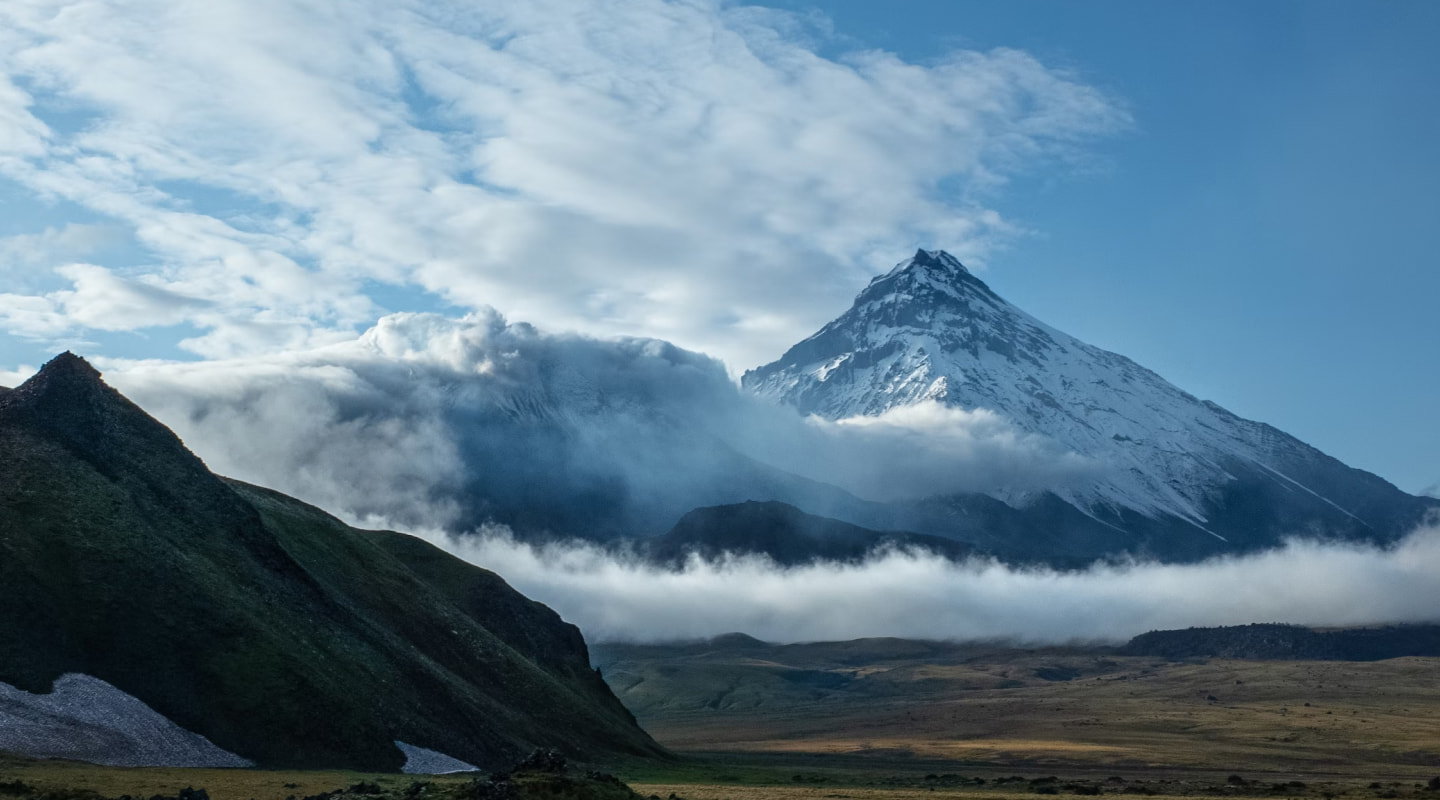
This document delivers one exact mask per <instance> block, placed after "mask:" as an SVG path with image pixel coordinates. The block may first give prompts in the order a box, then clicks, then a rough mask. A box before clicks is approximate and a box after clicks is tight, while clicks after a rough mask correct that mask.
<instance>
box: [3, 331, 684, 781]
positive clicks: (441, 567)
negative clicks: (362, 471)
mask: <svg viewBox="0 0 1440 800" xmlns="http://www.w3.org/2000/svg"><path fill="white" fill-rule="evenodd" d="M70 673H80V674H84V675H88V676H92V677H94V678H98V679H99V680H102V681H105V682H106V683H108V684H110V685H112V686H114V687H116V688H118V689H120V690H121V691H123V692H125V693H128V694H129V695H132V696H133V697H135V698H137V699H139V700H140V701H143V702H144V703H145V704H146V705H148V706H149V707H150V708H152V709H154V710H155V711H157V712H158V713H160V714H162V715H163V716H164V717H166V718H168V719H169V720H171V721H173V722H175V723H176V724H178V725H179V726H180V727H182V728H184V729H186V730H189V731H192V732H194V733H197V734H200V735H203V736H204V737H206V738H207V739H209V740H210V741H211V742H213V743H214V744H215V745H217V746H218V747H220V748H223V749H225V750H228V751H230V752H232V753H235V754H237V755H239V756H242V757H245V758H248V759H252V760H254V761H256V762H259V763H260V764H263V765H274V766H304V767H314V766H335V767H352V768H363V769H371V770H375V769H387V770H389V769H398V768H399V767H400V766H401V765H402V764H403V763H404V761H405V756H404V754H403V753H402V752H401V750H400V749H399V748H398V747H397V745H396V742H404V743H406V744H408V745H412V746H416V747H423V748H428V749H432V750H436V751H439V752H442V753H445V754H447V755H449V756H452V757H455V758H458V759H461V760H464V761H467V762H470V763H472V764H475V765H478V766H481V767H486V766H491V765H496V764H508V763H511V762H513V761H514V760H515V759H516V758H517V757H519V756H520V755H523V754H524V753H525V752H528V751H529V750H530V749H531V748H534V747H539V746H546V747H556V748H559V749H562V750H564V751H566V752H568V753H570V754H572V755H573V756H577V757H588V758H603V757H606V756H613V755H616V754H620V753H627V754H635V755H656V754H660V753H661V750H660V749H659V748H658V747H657V746H656V745H655V744H654V743H653V742H652V741H651V740H650V739H649V737H648V736H646V735H645V733H644V732H642V731H641V730H640V729H639V728H638V727H637V726H636V725H635V723H634V720H633V718H632V717H631V716H630V715H629V713H628V712H627V711H626V710H625V709H624V708H623V707H622V706H621V705H620V704H619V702H618V701H617V700H616V699H615V697H614V696H613V695H612V694H611V693H610V691H609V690H608V689H607V688H606V687H605V685H604V684H603V683H602V682H601V680H600V678H599V677H598V676H597V675H596V674H595V673H594V672H593V671H591V670H590V666H589V662H588V656H587V652H586V646H585V643H584V641H583V640H582V638H581V636H580V633H579V631H578V630H577V629H575V628H574V627H573V626H570V625H568V624H566V623H564V622H563V621H562V620H561V619H560V618H559V617H558V616H557V615H556V614H555V613H554V612H553V611H551V610H550V609H548V608H546V607H544V606H542V605H540V604H538V603H534V602H532V601H529V600H527V599H525V598H524V597H522V596H521V595H519V594H518V593H516V592H515V591H514V590H513V589H511V588H510V587H508V586H507V585H506V584H505V583H504V581H503V580H501V579H500V578H499V577H498V576H495V575H494V574H492V573H489V572H486V571H485V570H482V569H479V568H476V567H472V566H470V565H467V564H465V563H463V562H460V561H458V560H456V559H454V558H451V557H450V556H448V555H446V554H444V553H442V552H441V551H439V550H437V549H436V548H434V547H431V546H430V545H428V544H425V543H424V542H421V541H419V540H416V539H413V538H410V537H406V536H403V535H401V534H396V533H387V532H368V531H359V530H355V529H352V528H349V527H347V526H345V525H343V524H342V523H340V522H339V521H338V520H336V519H334V518H332V517H329V516H328V515H326V514H324V513H323V512H321V511H319V510H318V509H315V508H313V507H310V506H306V505H305V504H303V503H300V502H299V501H296V500H293V499H291V498H287V497H285V496H283V495H280V494H277V493H275V492H270V491H267V490H264V489H260V488H257V487H253V486H247V485H244V484H239V483H232V482H227V481H225V480H224V479H221V478H218V477H216V476H215V475H213V474H211V473H210V472H209V471H208V470H207V469H206V468H205V465H204V464H203V463H202V462H201V461H200V460H199V459H197V458H195V457H194V456H193V455H192V454H191V453H190V452H189V451H188V450H186V449H185V447H184V445H183V444H182V443H181V442H180V441H179V439H177V438H176V437H175V436H174V435H173V434H171V432H170V431H169V430H168V429H166V428H165V427H164V426H162V425H160V424H159V423H158V422H156V421H154V420H153V419H151V418H149V417H148V416H147V415H146V414H145V413H144V412H143V411H141V410H140V409H139V408H138V407H136V406H134V405H133V404H131V403H130V402H129V401H127V400H126V399H125V398H123V397H122V396H120V395H119V394H118V393H117V392H115V391H114V390H113V389H111V388H110V387H108V386H106V385H105V384H104V383H103V382H102V381H101V380H100V376H99V373H97V372H96V371H95V370H94V369H93V368H91V367H90V366H89V365H88V364H87V363H85V362H84V361H83V360H82V359H79V358H77V357H75V356H73V355H70V354H68V353H67V354H65V355H62V356H59V357H57V358H56V359H55V360H53V361H52V362H50V363H49V364H47V365H46V366H45V368H44V369H43V370H41V372H40V373H39V374H38V375H36V376H35V377H34V378H32V379H31V380H29V381H27V382H26V383H25V384H24V385H22V386H20V387H18V388H16V389H15V390H13V391H10V392H6V393H3V394H0V683H6V684H10V685H12V686H14V687H16V688H17V689H20V690H23V691H27V692H46V691H49V690H50V689H51V687H52V685H53V684H54V682H55V681H56V680H57V679H58V678H60V677H61V676H63V675H66V674H70Z"/></svg>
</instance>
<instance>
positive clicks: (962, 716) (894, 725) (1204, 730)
mask: <svg viewBox="0 0 1440 800" xmlns="http://www.w3.org/2000/svg"><path fill="white" fill-rule="evenodd" d="M816 666H817V665H816V664H809V665H807V666H806V668H807V669H811V670H813V669H815V668H816ZM709 668H710V669H712V670H713V669H716V668H717V667H716V666H715V665H710V666H709ZM1054 668H1059V669H1063V670H1069V671H1072V672H1077V673H1080V674H1079V676H1078V677H1075V678H1074V679H1072V680H1067V681H1062V680H1041V679H1037V678H1036V677H1035V675H1036V673H1037V672H1043V671H1045V670H1047V669H1054ZM831 669H832V670H835V671H842V670H847V669H855V670H856V672H857V674H858V673H860V672H861V671H863V672H864V673H865V674H866V675H868V677H867V678H866V679H865V680H866V682H867V683H866V687H867V688H866V689H865V690H864V691H863V692H861V691H854V690H848V689H847V690H840V691H835V692H830V693H828V694H824V693H819V692H813V691H812V692H810V695H809V697H810V700H809V701H807V700H806V696H805V695H803V694H802V689H797V690H795V691H794V692H789V690H788V689H786V688H784V687H783V686H782V687H781V688H780V689H775V688H774V684H775V682H774V681H771V682H770V683H762V682H760V681H756V682H755V683H754V685H752V683H751V682H748V681H747V678H746V674H745V668H743V667H737V668H736V671H735V672H734V674H732V675H730V676H729V678H728V680H729V681H730V682H731V684H732V685H733V686H734V687H736V688H733V689H731V690H730V695H728V696H734V697H743V698H745V704H744V705H738V706H732V707H728V708H727V707H724V706H721V707H719V708H707V709H696V708H693V707H692V708H685V707H684V706H683V705H680V704H676V703H675V702H673V701H671V702H670V703H669V704H668V705H666V706H663V707H657V708H652V709H641V710H640V714H639V716H640V719H641V722H642V724H644V725H645V727H646V729H647V730H649V731H650V732H651V734H652V735H654V736H655V737H656V738H657V739H658V740H659V741H660V742H661V743H663V744H665V745H666V746H667V747H670V748H672V749H675V750H677V751H680V752H734V753H791V754H796V753H816V754H867V753H870V754H875V755H888V756H910V757H916V758H937V759H952V760H958V761H964V762H982V763H989V764H993V765H996V766H999V765H1002V764H1019V765H1031V766H1035V767H1043V766H1044V765H1055V766H1062V765H1072V766H1076V767H1091V768H1101V767H1116V768H1120V767H1128V768H1135V769H1146V768H1157V767H1177V768H1193V769H1219V770H1235V771H1246V770H1249V771H1261V772H1267V773H1270V772H1273V773H1282V772H1283V773H1295V774H1341V775H1356V776H1359V775H1365V776H1374V777H1375V778H1377V779H1379V778H1388V777H1397V778H1405V779H1415V778H1420V777H1426V778H1428V777H1429V776H1431V775H1433V774H1435V773H1436V772H1437V771H1440V659H1425V658H1403V659H1394V660H1391V661H1381V662H1368V663H1356V662H1320V661H1282V662H1259V661H1220V660H1216V661H1210V662H1208V663H1167V662H1164V661H1161V660H1158V659H1151V658H1122V657H1105V658H1099V657H1095V656H1078V655H1074V654H1070V655H1065V654H1060V655H1056V654H1053V653H1052V654H1048V655H1047V654H1038V655H1036V654H1031V655H1017V654H1014V653H1010V654H1007V655H1005V656H1004V657H1003V658H997V659H995V660H993V661H988V662H986V661H984V660H980V661H974V662H971V663H966V664H914V663H904V662H897V663H891V664H888V665H884V666H883V667H880V666H876V665H873V664H872V665H865V666H863V667H858V668H857V667H854V666H849V665H847V666H835V667H831ZM767 680H768V679H767ZM755 686H763V687H764V688H765V689H766V691H770V692H772V695H771V696H760V695H761V694H762V692H761V690H760V689H757V688H755ZM787 692H789V694H787ZM757 696H760V698H759V699H758V700H757V699H755V698H756V697H757ZM662 796H664V795H662Z"/></svg>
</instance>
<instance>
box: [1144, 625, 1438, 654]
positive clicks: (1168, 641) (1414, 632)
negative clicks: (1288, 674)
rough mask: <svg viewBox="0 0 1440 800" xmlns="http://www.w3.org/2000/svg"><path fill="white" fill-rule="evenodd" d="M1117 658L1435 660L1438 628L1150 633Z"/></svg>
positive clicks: (1296, 627)
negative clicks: (1123, 656) (1128, 656)
mask: <svg viewBox="0 0 1440 800" xmlns="http://www.w3.org/2000/svg"><path fill="white" fill-rule="evenodd" d="M1119 653H1120V654H1122V655H1135V656H1158V657H1161V658H1169V659H1187V658H1235V659H1253V660H1265V661H1278V660H1284V661H1297V660H1298V661H1383V660H1385V659H1389V658H1403V657H1406V656H1428V657H1436V656H1440V625H1391V626H1386V627H1379V628H1345V629H1340V630H1314V629H1311V628H1306V627H1302V626H1300V625H1282V624H1278V623H1268V624H1255V625H1233V626H1229V627H1222V628H1189V629H1186V630H1176V631H1151V632H1150V633H1144V634H1141V635H1139V636H1136V637H1135V638H1134V639H1131V640H1130V643H1129V644H1127V645H1125V647H1123V648H1121V649H1120V650H1119Z"/></svg>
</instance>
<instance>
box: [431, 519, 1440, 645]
mask: <svg viewBox="0 0 1440 800" xmlns="http://www.w3.org/2000/svg"><path fill="white" fill-rule="evenodd" d="M430 538H431V539H432V540H433V541H435V542H436V543H437V544H439V545H441V546H442V547H445V548H446V549H448V550H450V551H451V552H453V553H455V554H456V555H459V556H460V557H462V558H465V559H466V560H469V561H471V562H473V563H475V564H479V565H481V566H483V567H485V568H487V569H491V570H495V571H497V572H499V573H500V574H502V575H504V576H505V579H506V580H507V581H509V582H510V583H511V584H513V585H514V586H515V587H516V588H517V589H519V590H520V591H521V592H524V593H525V594H527V595H529V596H530V597H533V598H535V599H537V600H540V601H542V602H544V603H546V604H548V605H550V606H551V607H553V608H555V609H556V610H557V611H559V612H560V615H561V616H563V617H564V618H565V619H567V620H569V621H570V622H573V623H575V624H577V625H579V626H580V629H581V630H582V631H584V632H585V635H586V636H587V637H588V638H590V639H591V640H600V641H613V640H621V641H666V640H675V639H690V638H697V637H708V636H715V635H718V634H722V633H728V632H731V631H743V632H745V633H749V634H751V635H752V636H757V637H759V638H761V639H764V640H767V641H776V642H795V641H835V640H846V639H854V638H859V637H867V636H897V637H906V638H926V639H961V640H965V639H1012V640H1020V641H1022V642H1027V643H1064V642H1077V641H1103V642H1123V641H1125V640H1127V639H1129V638H1130V637H1132V636H1135V635H1137V634H1140V633H1144V632H1146V631H1149V630H1165V629H1174V628H1186V627H1191V626H1215V625H1238V624H1246V623H1251V622H1272V621H1281V622H1290V623H1295V624H1301V625H1313V626H1348V625H1368V624H1379V623H1400V622H1427V621H1432V622H1433V621H1436V620H1437V619H1440V617H1437V611H1436V609H1437V608H1440V529H1437V528H1427V529H1423V530H1420V531H1417V532H1416V533H1415V534H1413V535H1411V536H1410V537H1408V538H1407V539H1405V540H1403V541H1402V542H1400V543H1399V544H1397V545H1396V546H1395V547H1393V548H1391V549H1376V548H1371V547H1366V546H1362V545H1339V544H1323V543H1318V542H1314V541H1309V542H1300V541H1294V542H1290V543H1289V544H1287V545H1286V546H1284V547H1283V548H1280V549H1277V550H1273V551H1270V552H1265V553H1260V554H1256V555H1250V556H1243V557H1227V558H1219V559H1215V560H1212V561H1206V562H1203V563H1199V564H1171V565H1162V564H1153V563H1138V564H1125V565H1109V566H1107V565H1097V566H1094V567H1091V568H1090V569H1087V570H1081V571H1070V572H1059V571H1055V570H1049V569H1019V568H1013V567H1006V566H1003V565H1000V564H997V563H994V562H989V561H974V562H971V563H966V564H956V563H954V562H950V561H946V560H944V559H941V558H937V557H934V556H930V555H916V554H910V553H903V552H893V553H890V554H888V555H884V556H882V557H880V558H876V559H873V560H870V561H868V562H865V563H863V564H852V565H818V566H808V567H795V568H789V569H782V568H779V567H776V566H775V565H774V564H773V563H769V562H766V561H763V560H758V559H738V560H733V561H730V562H728V563H719V564H716V563H705V562H700V561H692V562H691V563H690V564H689V565H688V566H687V567H686V568H685V569H683V570H681V571H666V570H661V569H657V568H655V567H652V566H647V565H643V564H639V563H635V562H630V561H627V560H625V559H622V558H616V557H615V556H613V555H611V554H608V553H605V552H603V551H601V550H600V549H598V548H595V547H591V546H583V545H551V546H545V547H536V546H530V545H524V544H517V543H516V542H515V541H514V540H513V539H512V538H510V537H509V536H508V535H507V532H506V531H504V530H491V531H488V532H487V535H485V536H484V537H481V538H463V537H462V538H450V537H444V536H438V535H432V536H431V537H430Z"/></svg>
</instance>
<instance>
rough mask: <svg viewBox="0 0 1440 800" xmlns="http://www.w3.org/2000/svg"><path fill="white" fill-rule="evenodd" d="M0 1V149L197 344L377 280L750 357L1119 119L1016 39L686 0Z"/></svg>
mask: <svg viewBox="0 0 1440 800" xmlns="http://www.w3.org/2000/svg"><path fill="white" fill-rule="evenodd" d="M0 30H3V34H0V36H3V39H0V44H3V46H0V137H3V138H0V142H4V143H7V146H6V147H0V152H3V153H5V156H4V157H3V158H0V174H3V175H4V176H6V177H9V178H10V179H12V180H14V181H17V182H19V183H21V184H23V185H24V186H27V187H29V191H31V192H33V193H35V195H36V196H42V197H59V198H63V199H66V200H68V201H71V202H74V203H78V204H80V205H82V206H85V207H87V208H89V209H90V210H92V211H95V212H98V213H100V214H102V215H105V216H106V217H108V218H111V219H113V220H115V221H116V223H117V224H119V225H123V226H125V227H126V228H129V229H133V230H134V231H135V237H136V240H137V241H138V242H139V243H140V245H141V246H142V247H144V248H146V249H147V250H148V252H149V254H150V255H151V256H152V257H153V258H152V260H153V262H154V264H155V266H154V267H153V268H152V269H150V270H149V271H148V273H147V274H136V275H129V276H128V277H130V278H134V279H135V280H137V281H139V282H140V283H142V284H144V285H147V286H152V287H156V288H162V289H164V290H166V291H170V292H174V293H176V294H179V295H183V296H186V297H192V298H197V299H203V300H206V301H208V302H210V303H211V304H212V308H211V312H210V313H208V314H205V315H198V314H194V315H190V316H188V317H187V319H188V320H189V321H191V322H192V323H194V324H196V325H198V326H199V327H201V328H202V329H204V330H206V331H208V333H207V334H205V335H203V336H200V337H197V338H196V339H194V340H192V341H190V342H188V343H186V346H188V347H190V348H191V349H193V350H195V351H197V352H199V353H202V354H205V355H208V356H217V357H218V356H227V355H237V354H243V353H245V352H247V351H248V352H254V351H267V350H271V349H274V348H277V347H293V346H297V345H301V344H304V343H307V342H308V343H313V342H316V341H329V340H333V339H334V338H335V337H336V336H338V335H339V334H340V332H345V331H353V330H354V329H355V328H356V327H357V326H359V325H361V324H364V323H366V322H368V321H369V320H373V319H374V318H375V317H376V316H377V315H378V309H377V304H376V302H375V301H374V300H373V299H372V298H371V294H370V293H371V291H372V289H373V287H374V285H375V284H376V282H378V283H381V284H394V285H397V286H409V287H419V288H421V289H423V290H425V291H428V292H431V293H433V294H436V295H439V296H443V297H445V298H447V299H449V300H450V301H453V302H455V303H458V304H460V305H462V306H467V307H470V308H479V307H481V306H485V305H493V306H496V307H500V308H503V309H505V310H506V311H507V312H509V313H512V314H514V315H516V316H518V317H521V318H525V319H533V320H535V321H537V322H540V323H543V324H545V325H547V326H548V327H551V328H556V329H574V330H583V331H587V332H591V333H598V334H617V333H624V334H637V335H649V336H658V337H662V338H666V339H669V340H672V341H676V342H678V343H681V344H683V345H685V346H688V347H693V348H699V349H703V350H705V351H707V352H713V353H716V354H717V355H720V356H722V357H724V358H726V359H728V360H729V361H730V362H731V363H732V364H735V365H737V366H739V365H746V364H750V363H755V362H756V361H759V360H761V359H762V358H765V357H768V356H771V355H773V354H774V353H776V352H778V350H779V349H781V348H783V347H784V346H786V345H788V344H789V343H791V342H793V341H795V340H797V339H798V338H800V337H801V336H802V335H804V334H805V333H807V332H808V331H809V330H810V329H812V328H814V327H816V326H817V325H818V324H819V323H820V322H822V321H823V320H824V319H826V318H828V316H830V315H832V314H833V313H834V312H835V311H836V310H838V309H839V308H840V307H842V306H843V305H844V303H845V301H846V300H847V299H848V297H849V295H850V294H851V292H852V290H853V287H854V286H855V285H858V284H859V283H860V282H861V281H862V280H863V277H864V276H866V275H868V274H870V273H872V272H874V271H875V270H876V269H878V268H879V267H880V266H883V265H885V264H888V263H889V262H891V261H894V260H895V259H897V258H899V257H900V256H902V255H903V254H904V253H906V252H909V250H911V249H913V247H914V246H915V245H916V244H917V243H923V244H926V245H933V246H940V245H943V246H947V247H951V248H954V249H956V250H957V251H959V253H960V254H962V255H964V256H970V257H976V258H983V256H984V254H985V253H986V252H987V251H988V250H989V249H990V248H992V247H994V246H995V245H996V244H997V243H999V242H1003V241H1004V239H1005V238H1006V237H1008V236H1010V235H1012V234H1013V232H1014V229H1013V226H1011V225H1010V223H1008V222H1007V221H1006V220H1004V219H1003V218H1002V217H1001V216H999V215H998V214H997V213H996V212H995V211H994V210H993V209H992V208H990V207H989V205H987V203H988V198H989V194H988V193H989V191H990V190H991V189H993V188H995V187H997V186H999V185H1001V184H1003V183H1004V181H1005V179H1006V177H1007V176H1009V175H1011V174H1014V172H1015V171H1017V170H1021V169H1025V168H1029V167H1032V166H1034V165H1036V164H1037V163H1040V162H1043V161H1045V160H1047V159H1050V158H1052V157H1054V156H1057V155H1065V154H1073V153H1075V152H1078V151H1077V150H1076V149H1075V148H1076V145H1077V144H1079V143H1083V142H1084V141H1086V140H1088V139H1091V138H1093V137H1095V136H1102V135H1106V134H1109V133H1112V132H1114V131H1116V130H1119V129H1121V128H1123V127H1124V126H1125V125H1126V124H1127V117H1126V114H1125V112H1124V111H1123V110H1122V109H1120V108H1118V107H1117V105H1116V104H1115V103H1114V101H1112V100H1111V99H1110V98H1108V97H1106V96H1105V95H1103V94H1102V93H1100V92H1099V91H1097V90H1095V89H1094V88H1092V87H1089V86H1086V85H1084V84H1082V83H1079V82H1078V81H1076V80H1074V79H1073V78H1071V77H1070V76H1068V75H1067V74H1065V73H1063V72H1059V71H1056V70H1053V69H1050V68H1048V67H1046V66H1045V65H1044V64H1042V63H1040V62H1038V61H1037V60H1035V59H1034V58H1032V57H1030V56H1028V55H1026V54H1024V53H1021V52H1018V51H1010V50H996V51H991V52H987V53H975V52H964V51H960V52H955V53H952V54H951V55H950V56H948V57H947V58H944V59H942V60H940V61H938V62H937V63H934V64H930V65H917V64H909V63H905V62H903V61H902V60H900V59H899V58H897V57H895V56H894V55H891V54H887V53H883V52H873V51H871V52H854V53H850V54H848V55H846V56H845V57H843V58H838V59H831V58H826V57H822V56H820V55H818V54H817V53H816V52H815V49H814V46H813V45H814V42H813V41H812V40H813V39H814V38H816V37H822V38H823V37H825V36H826V35H827V34H826V33H825V31H824V30H823V26H822V27H819V28H816V27H807V22H806V20H805V19H804V18H801V17H795V16H790V15H787V14H784V13H781V12H773V11H765V10H760V9H751V8H745V7H737V6H731V5H727V4H723V3H718V2H705V1H704V0H693V1H687V0H673V1H667V0H607V1H606V2H594V3H591V2H574V0H563V1H562V0H544V1H543V2H541V1H534V2H504V3H485V4H475V3H469V2H460V1H459V0H454V1H453V2H452V1H450V0H409V1H408V2H398V3H397V2H379V0H373V1H367V2H344V3H342V2H339V0H317V2H308V3H300V2H282V1H281V0H266V1H265V2H255V0H244V1H243V2H242V0H203V2H202V0H145V2H140V3H122V2H118V0H79V1H78V2H77V1H75V0H65V1H64V2H61V0H23V1H22V2H14V3H6V4H5V5H4V6H3V7H0ZM47 121H48V122H49V124H47ZM942 183H943V184H944V185H946V186H961V187H963V188H962V191H960V192H959V193H958V194H948V195H947V194H945V193H943V192H941V190H940V188H939V187H940V186H941V185H942ZM58 224H59V223H57V225H58ZM257 317H258V318H259V319H260V321H261V322H260V323H259V324H260V325H261V327H262V328H263V330H262V331H261V332H259V333H257V332H256V331H254V330H252V327H253V326H255V325H256V324H257V323H256V322H255V320H256V318H257ZM74 321H75V323H76V324H77V325H88V324H90V322H91V321H93V319H92V318H78V317H77V318H76V319H75V320H74ZM33 329H34V328H33V327H32V330H33Z"/></svg>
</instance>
